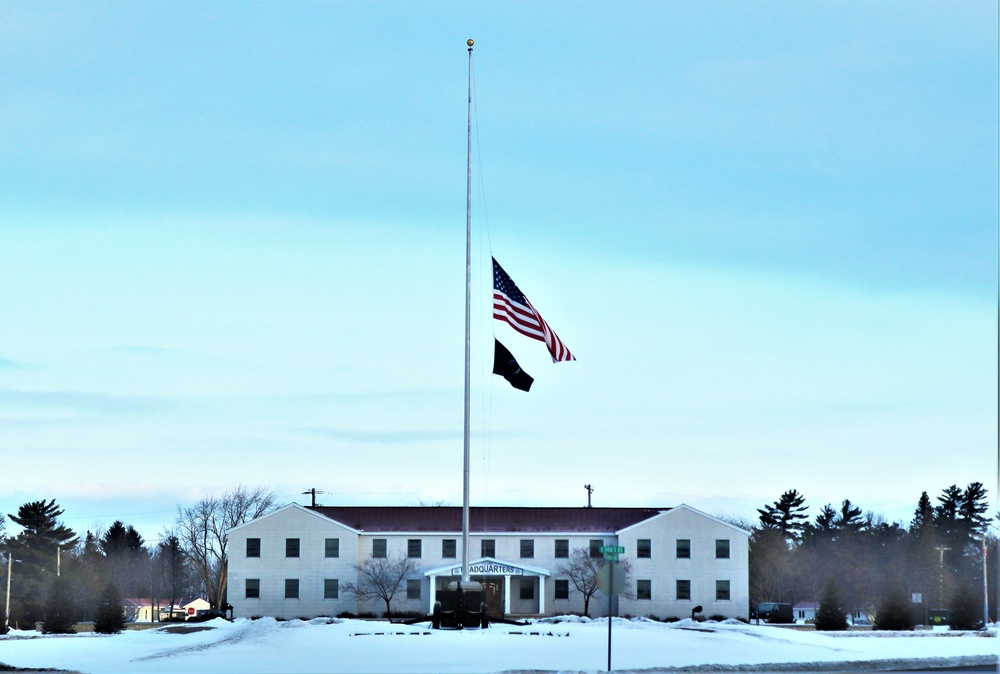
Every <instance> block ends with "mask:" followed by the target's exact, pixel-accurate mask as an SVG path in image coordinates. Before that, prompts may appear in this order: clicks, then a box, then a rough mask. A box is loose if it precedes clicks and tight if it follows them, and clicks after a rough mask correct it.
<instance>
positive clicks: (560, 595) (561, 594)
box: [555, 580, 569, 599]
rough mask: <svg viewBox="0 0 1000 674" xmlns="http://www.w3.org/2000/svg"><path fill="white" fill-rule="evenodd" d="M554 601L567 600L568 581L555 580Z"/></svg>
mask: <svg viewBox="0 0 1000 674" xmlns="http://www.w3.org/2000/svg"><path fill="white" fill-rule="evenodd" d="M555 598H556V599H569V581H568V580H556V597H555Z"/></svg>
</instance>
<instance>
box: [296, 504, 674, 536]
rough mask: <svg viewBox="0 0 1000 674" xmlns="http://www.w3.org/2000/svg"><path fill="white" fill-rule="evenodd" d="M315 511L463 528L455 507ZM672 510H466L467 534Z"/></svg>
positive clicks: (619, 525)
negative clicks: (467, 520)
mask: <svg viewBox="0 0 1000 674" xmlns="http://www.w3.org/2000/svg"><path fill="white" fill-rule="evenodd" d="M309 509H310V510H315V511H316V512H318V513H319V514H321V515H323V516H325V517H329V518H330V519H332V520H335V521H337V522H340V523H341V524H344V525H346V526H348V527H351V528H352V529H357V530H359V531H368V532H372V531H384V532H391V531H412V532H456V533H458V532H461V531H462V509H461V508H460V507H457V506H442V507H437V506H370V507H369V506H317V507H315V508H309ZM669 509H670V508H469V530H470V531H471V532H490V533H503V532H505V531H511V532H515V531H523V532H534V533H541V532H545V533H549V532H552V533H560V532H565V533H573V532H580V533H587V532H608V531H619V530H621V529H624V528H626V527H629V526H631V525H633V524H636V523H637V522H642V521H643V520H647V519H649V518H650V517H655V516H656V515H658V514H660V513H661V512H663V511H664V510H669Z"/></svg>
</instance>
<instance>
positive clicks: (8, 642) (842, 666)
mask: <svg viewBox="0 0 1000 674" xmlns="http://www.w3.org/2000/svg"><path fill="white" fill-rule="evenodd" d="M172 627H174V628H188V629H173V630H172V631H171V627H163V628H159V629H151V630H145V631H141V632H124V633H122V634H117V635H111V636H106V635H99V634H80V635H67V636H60V635H40V634H38V633H37V632H17V631H15V632H12V633H11V634H10V635H7V636H4V637H0V662H2V663H5V664H7V665H13V666H17V667H44V668H59V669H68V670H73V671H78V672H84V673H90V672H102V673H103V672H107V673H109V674H117V673H119V672H122V673H124V672H135V673H137V674H143V673H146V672H178V671H184V672H192V673H198V672H206V673H207V672H212V673H215V672H220V671H227V672H230V671H239V672H247V673H249V674H254V673H257V672H260V673H264V672H405V673H421V672H442V673H449V672H509V673H510V672H593V671H603V670H605V669H606V667H607V632H608V623H607V619H605V618H602V619H596V620H591V619H587V618H581V617H579V616H563V617H560V618H547V619H545V620H539V621H536V622H535V623H533V625H532V626H531V627H529V628H525V627H520V626H514V625H496V626H494V627H492V628H490V629H488V630H467V631H434V630H431V629H430V626H429V625H428V624H418V625H413V626H407V625H391V624H389V623H387V622H382V621H362V620H334V619H326V618H321V619H315V620H309V621H301V620H290V621H286V622H279V621H276V620H274V619H270V618H263V619H260V620H255V621H250V620H237V621H235V622H233V623H229V622H226V621H224V620H221V619H217V620H212V621H209V622H206V623H200V624H198V625H177V626H172ZM194 628H198V629H197V630H195V629H194ZM612 633H613V638H612V642H613V644H612V645H613V652H612V664H613V667H614V669H615V670H616V671H621V672H630V671H632V672H638V671H647V672H648V671H662V672H671V671H705V672H709V671H714V672H764V671H769V672H821V671H844V672H847V671H856V672H861V671H875V670H880V669H881V670H888V669H898V668H900V667H942V666H968V665H984V664H985V665H989V664H993V663H996V661H997V658H996V651H997V645H998V642H997V641H996V640H995V639H993V638H984V636H986V637H995V636H996V632H995V631H993V632H987V633H984V632H975V633H949V632H944V633H940V632H905V633H895V632H842V633H829V632H826V633H820V632H807V631H797V630H790V629H783V628H780V627H772V626H763V625H761V626H756V625H747V624H745V623H740V622H738V621H723V622H708V621H706V622H702V623H699V622H695V621H692V620H681V621H678V622H675V623H658V622H654V621H650V620H647V619H635V620H625V619H619V618H616V619H614V621H613V623H612Z"/></svg>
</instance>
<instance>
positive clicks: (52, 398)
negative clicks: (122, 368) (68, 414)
mask: <svg viewBox="0 0 1000 674" xmlns="http://www.w3.org/2000/svg"><path fill="white" fill-rule="evenodd" d="M0 403H4V404H11V405H25V406H29V407H63V408H69V409H77V410H87V411H103V412H149V411H154V410H159V409H163V408H165V407H168V406H169V405H170V402H169V401H168V400H167V399H165V398H159V397H155V396H141V395H110V394H107V393H84V392H81V391H0Z"/></svg>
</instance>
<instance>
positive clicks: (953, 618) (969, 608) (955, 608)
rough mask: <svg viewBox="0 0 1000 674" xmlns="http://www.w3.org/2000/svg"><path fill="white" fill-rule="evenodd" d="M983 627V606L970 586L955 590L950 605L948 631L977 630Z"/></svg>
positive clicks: (962, 586)
mask: <svg viewBox="0 0 1000 674" xmlns="http://www.w3.org/2000/svg"><path fill="white" fill-rule="evenodd" d="M982 626H983V605H982V604H981V603H980V602H979V601H978V600H977V599H976V595H975V594H974V593H973V592H972V590H970V589H969V586H968V585H961V586H959V587H958V589H957V590H955V594H953V595H952V597H951V601H950V602H949V603H948V629H952V630H976V629H979V628H980V627H982Z"/></svg>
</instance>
